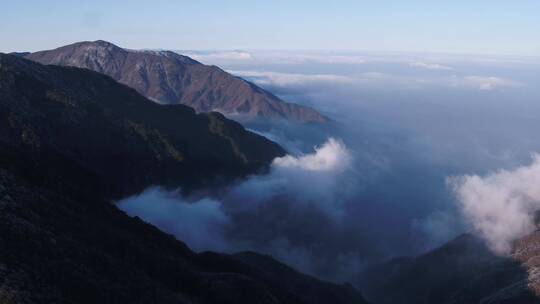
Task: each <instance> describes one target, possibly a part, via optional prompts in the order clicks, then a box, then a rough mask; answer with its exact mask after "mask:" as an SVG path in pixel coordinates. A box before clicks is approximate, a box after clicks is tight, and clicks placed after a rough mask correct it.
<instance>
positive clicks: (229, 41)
mask: <svg viewBox="0 0 540 304" xmlns="http://www.w3.org/2000/svg"><path fill="white" fill-rule="evenodd" d="M539 16H540V1H538V0H520V1H507V0H504V1H501V0H490V1H488V0H476V1H470V0H468V1H465V0H453V1H444V3H443V1H432V0H431V1H423V0H409V1H402V0H400V1H392V0H388V1H361V0H357V1H347V0H334V1H319V0H311V1H304V0H297V1H282V0H273V1H258V0H239V1H225V0H220V1H210V0H186V1H165V0H158V1H111V0H108V1H103V0H94V1H85V2H82V1H80V2H79V3H77V1H67V0H64V1H60V0H50V1H9V2H8V1H6V2H4V3H2V5H1V10H0V51H3V52H8V51H23V50H29V51H35V50H40V49H46V48H53V47H57V46H60V45H64V44H68V43H72V42H75V41H80V40H96V39H104V40H109V41H111V42H114V43H116V44H119V45H121V46H124V47H128V48H167V49H303V50H306V49H334V50H370V51H417V52H458V53H485V54H516V55H540V17H539Z"/></svg>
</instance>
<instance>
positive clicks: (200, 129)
mask: <svg viewBox="0 0 540 304" xmlns="http://www.w3.org/2000/svg"><path fill="white" fill-rule="evenodd" d="M0 56H1V57H0V64H1V67H0V72H1V78H0V118H1V119H0V136H1V137H0V138H1V139H2V140H3V142H4V143H6V144H9V145H10V148H12V149H14V150H18V151H20V152H19V153H21V154H28V157H32V158H33V157H36V155H39V156H40V157H42V161H44V162H49V163H53V162H55V161H56V159H57V158H59V157H60V156H59V155H61V156H62V157H66V158H69V159H71V160H73V162H74V163H75V164H78V165H79V166H82V167H85V168H87V169H88V170H91V172H93V173H94V174H95V175H96V176H97V177H99V179H98V180H97V181H99V182H101V183H102V185H101V186H102V187H103V190H104V191H107V192H110V193H109V194H111V195H113V196H115V197H118V196H120V195H124V194H125V193H127V192H130V193H133V191H139V190H142V188H143V187H145V186H148V185H151V184H161V185H166V186H173V187H174V186H178V185H183V186H184V187H193V186H200V185H203V184H205V183H208V182H212V181H213V180H215V178H218V177H219V178H227V179H232V178H235V177H241V176H244V175H246V174H251V173H255V172H256V171H257V170H260V169H262V168H264V167H265V166H266V165H268V164H269V163H270V162H271V161H272V159H274V158H275V157H277V156H281V155H283V154H284V150H283V149H282V148H281V147H280V146H278V145H277V144H275V143H273V142H271V141H269V140H267V139H265V138H264V137H262V136H259V135H256V134H253V133H251V132H248V131H246V130H245V129H244V128H243V127H242V126H241V125H240V124H238V123H236V122H233V121H230V120H227V119H226V118H225V117H223V116H222V115H221V114H218V113H208V114H196V113H195V112H194V111H193V110H192V109H191V108H189V107H186V106H184V105H169V106H162V105H158V104H156V103H153V102H151V101H149V100H148V99H146V98H144V97H143V96H141V95H140V94H138V93H137V92H136V91H135V90H133V89H131V88H128V87H127V86H124V85H122V84H119V83H117V82H116V81H114V80H113V79H111V78H110V77H108V76H105V75H103V74H99V73H96V72H92V71H88V70H84V69H78V68H66V67H59V66H44V65H41V64H37V63H34V62H32V61H29V60H26V59H22V58H19V57H15V56H11V55H0ZM55 170H58V174H65V172H64V171H66V170H71V168H64V167H62V166H57V169H55ZM73 170H75V169H73ZM112 189H114V191H112ZM109 190H111V191H109Z"/></svg>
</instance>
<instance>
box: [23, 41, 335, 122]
mask: <svg viewBox="0 0 540 304" xmlns="http://www.w3.org/2000/svg"><path fill="white" fill-rule="evenodd" d="M25 57H26V58H28V59H31V60H34V61H37V62H40V63H42V64H55V65H63V66H75V67H81V68H87V69H90V70H94V71H96V72H100V73H104V74H107V75H109V76H111V77H112V78H114V79H115V80H117V81H119V82H121V83H123V84H126V85H128V86H130V87H132V88H134V89H136V90H137V91H138V92H139V93H141V94H143V95H144V96H146V97H148V98H150V99H152V100H154V101H156V102H158V103H162V104H185V105H188V106H190V107H192V108H194V109H195V110H196V111H197V112H209V111H219V112H222V113H224V114H238V115H242V116H243V117H245V118H248V119H253V118H264V119H267V120H275V119H286V120H290V121H295V122H301V123H311V122H315V123H322V122H325V121H327V119H326V118H325V117H324V116H322V115H321V114H319V113H318V112H317V111H315V110H313V109H311V108H309V107H305V106H301V105H297V104H293V103H287V102H284V101H283V100H281V99H279V98H278V97H277V96H275V95H273V94H271V93H270V92H268V91H266V90H264V89H262V88H260V87H258V86H256V85H254V84H253V83H251V82H248V81H246V80H244V79H241V78H238V77H235V76H233V75H231V74H229V73H227V72H225V71H223V70H222V69H220V68H218V67H216V66H207V65H203V64H201V63H199V62H197V61H195V60H193V59H191V58H189V57H187V56H182V55H179V54H177V53H174V52H171V51H136V50H128V49H123V48H120V47H118V46H116V45H114V44H112V43H109V42H106V41H101V40H98V41H94V42H79V43H75V44H71V45H67V46H63V47H60V48H57V49H54V50H48V51H41V52H36V53H31V54H27V55H25Z"/></svg>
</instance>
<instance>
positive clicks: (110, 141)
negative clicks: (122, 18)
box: [0, 54, 363, 304]
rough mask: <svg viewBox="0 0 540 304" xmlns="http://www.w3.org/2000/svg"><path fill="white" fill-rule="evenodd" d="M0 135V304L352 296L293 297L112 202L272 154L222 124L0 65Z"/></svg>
mask: <svg viewBox="0 0 540 304" xmlns="http://www.w3.org/2000/svg"><path fill="white" fill-rule="evenodd" d="M0 124H1V125H0V303H230V304H236V303H263V304H264V303H268V304H277V303H298V304H300V303H321V304H322V303H324V302H321V301H318V300H316V297H315V296H311V297H310V296H309V294H310V293H312V294H314V293H316V292H319V291H317V290H319V289H321V288H323V289H324V288H328V289H329V290H332V292H339V291H340V290H343V293H344V294H347V295H349V296H350V297H349V298H347V300H346V301H345V300H343V301H341V300H338V301H335V302H333V303H338V304H339V303H352V302H351V301H350V299H361V297H360V295H359V294H358V292H356V291H355V290H353V289H351V288H350V287H346V286H338V285H334V284H326V285H321V284H316V285H313V288H312V289H311V291H310V290H306V291H305V292H306V293H307V295H306V294H304V293H303V294H298V293H296V292H297V290H296V289H293V288H288V287H287V286H286V285H285V284H276V283H275V281H274V280H273V277H274V276H273V274H272V273H269V272H267V271H265V270H261V269H259V268H256V267H253V266H252V265H250V264H249V263H245V262H241V261H239V260H238V259H237V258H236V257H233V256H228V255H221V254H208V253H206V254H197V253H195V252H193V251H191V250H190V249H189V248H188V247H187V246H186V245H184V244H183V243H181V242H179V241H177V240H175V239H174V238H173V237H172V236H169V235H166V234H164V233H162V232H160V231H159V230H157V229H156V228H154V227H153V226H150V225H148V224H146V223H143V222H142V221H141V220H139V219H137V218H130V217H128V216H127V215H126V214H124V213H123V212H121V211H119V210H118V209H117V208H116V207H115V206H114V205H112V204H110V201H109V200H108V197H110V196H118V195H124V194H133V193H134V192H135V191H138V190H139V189H142V188H143V187H146V186H148V185H150V184H153V183H162V182H171V183H176V185H185V184H194V182H193V181H192V180H190V178H192V179H196V180H201V179H204V175H205V174H220V175H225V176H238V174H242V173H246V172H251V171H253V170H256V169H257V168H259V167H260V166H264V165H265V164H267V163H268V162H269V161H270V160H271V159H272V158H273V157H274V156H276V155H281V154H282V153H283V151H282V150H281V148H280V147H279V146H277V145H275V144H273V143H272V142H269V141H267V140H265V139H264V138H261V137H258V136H255V135H253V134H251V133H249V132H246V131H244V129H243V128H242V127H241V126H239V125H238V124H236V123H233V122H230V121H228V120H226V119H224V118H223V117H222V116H220V115H215V114H205V115H196V114H195V113H194V112H193V110H191V109H189V108H187V107H184V106H169V107H165V106H160V105H157V104H154V103H152V102H150V101H148V100H146V99H145V98H143V97H141V96H140V95H139V94H138V93H136V92H135V91H134V90H132V89H130V88H127V87H125V86H123V85H121V84H119V83H117V82H115V81H114V80H112V79H110V78H109V77H107V76H104V75H101V74H98V73H94V72H91V71H87V70H81V69H76V68H63V67H53V66H47V67H46V66H42V65H39V64H36V63H33V62H30V61H27V60H25V59H21V58H18V57H14V56H8V55H1V54H0ZM206 162H208V163H209V164H211V165H207V164H206ZM233 168H236V169H234V170H233ZM291 278H292V280H295V281H296V280H297V278H296V275H291ZM282 280H283V281H284V282H285V281H287V280H288V277H287V276H283V277H282ZM305 280H306V284H308V285H309V284H311V283H310V282H312V280H313V279H312V278H310V277H306V279H305ZM305 299H315V300H313V301H312V300H309V301H306V300H305ZM355 303H363V301H362V302H355Z"/></svg>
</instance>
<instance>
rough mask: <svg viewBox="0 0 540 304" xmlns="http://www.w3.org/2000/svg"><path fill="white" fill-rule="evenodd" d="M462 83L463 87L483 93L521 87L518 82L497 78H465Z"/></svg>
mask: <svg viewBox="0 0 540 304" xmlns="http://www.w3.org/2000/svg"><path fill="white" fill-rule="evenodd" d="M463 81H464V84H465V85H468V86H471V87H474V88H477V89H479V90H483V91H490V90H496V89H502V88H514V87H519V86H522V84H521V83H519V82H516V81H513V80H510V79H505V78H499V77H485V76H466V77H464V78H463Z"/></svg>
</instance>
